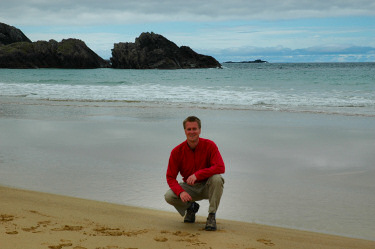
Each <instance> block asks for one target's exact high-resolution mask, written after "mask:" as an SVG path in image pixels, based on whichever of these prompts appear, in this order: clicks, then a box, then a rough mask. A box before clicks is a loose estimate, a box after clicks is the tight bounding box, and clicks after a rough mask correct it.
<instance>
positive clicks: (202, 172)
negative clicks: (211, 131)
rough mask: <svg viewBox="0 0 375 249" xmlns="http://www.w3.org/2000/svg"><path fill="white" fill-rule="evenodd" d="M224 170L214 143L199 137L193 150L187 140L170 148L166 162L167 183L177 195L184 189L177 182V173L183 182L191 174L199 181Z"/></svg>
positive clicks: (221, 159)
mask: <svg viewBox="0 0 375 249" xmlns="http://www.w3.org/2000/svg"><path fill="white" fill-rule="evenodd" d="M224 172H225V165H224V161H223V158H222V157H221V155H220V152H219V149H218V148H217V146H216V144H215V143H214V142H213V141H211V140H208V139H204V138H199V143H198V145H197V147H196V148H195V150H194V151H193V150H192V149H190V147H189V145H188V143H187V141H184V142H183V143H181V144H179V145H177V146H176V147H175V148H174V149H173V150H172V152H171V155H170V157H169V163H168V170H167V183H168V185H169V187H170V188H171V189H172V190H173V192H174V193H175V194H176V195H177V196H179V195H180V193H181V192H183V191H184V189H183V188H182V187H181V186H180V184H178V182H177V179H176V178H177V175H178V173H180V174H181V176H182V177H183V181H184V182H186V179H187V178H188V177H189V176H191V175H192V174H195V176H196V177H197V182H200V181H204V180H206V179H208V178H209V177H211V176H213V175H215V174H223V173H224Z"/></svg>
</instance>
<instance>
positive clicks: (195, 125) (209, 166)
mask: <svg viewBox="0 0 375 249" xmlns="http://www.w3.org/2000/svg"><path fill="white" fill-rule="evenodd" d="M183 126H184V130H185V135H186V141H184V142H183V143H181V144H179V145H178V146H176V147H175V148H174V149H173V150H172V152H171V155H170V158H169V163H168V169H167V183H168V185H169V187H170V189H169V190H168V191H167V193H166V194H165V200H166V201H167V202H168V203H169V204H171V205H173V206H174V207H175V208H176V209H177V211H178V212H179V213H180V214H181V216H185V218H184V222H188V223H194V222H195V214H196V213H197V212H198V209H199V204H198V203H196V201H199V200H203V199H208V200H209V210H208V212H209V215H208V218H207V222H206V227H205V230H207V231H215V230H216V229H217V228H216V217H215V216H216V211H217V208H218V206H219V203H220V199H221V195H222V193H223V189H224V179H223V178H222V177H221V175H220V174H223V173H224V172H225V165H224V162H223V159H222V157H221V155H220V152H219V149H218V148H217V146H216V144H215V143H214V142H212V141H211V140H208V139H204V138H200V137H199V136H200V134H201V121H200V120H199V118H197V117H195V116H190V117H187V118H186V119H185V120H184V122H183ZM178 173H180V174H181V176H182V177H183V182H181V183H178V182H177V179H176V178H177V175H178Z"/></svg>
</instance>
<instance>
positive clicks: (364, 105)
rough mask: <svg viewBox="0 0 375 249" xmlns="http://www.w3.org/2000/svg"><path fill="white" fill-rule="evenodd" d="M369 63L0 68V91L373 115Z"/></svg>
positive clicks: (373, 70)
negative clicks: (131, 67) (161, 68)
mask: <svg viewBox="0 0 375 249" xmlns="http://www.w3.org/2000/svg"><path fill="white" fill-rule="evenodd" d="M374 82H375V63H298V64H294V63H260V64H258V63H249V64H245V63H244V64H242V63H224V64H223V68H222V69H191V70H115V69H95V70H69V69H25V70H20V69H17V70H14V69H1V70H0V96H15V97H19V98H27V99H40V100H50V101H56V100H60V101H87V102H90V101H96V102H133V103H139V105H160V106H164V105H167V106H171V105H172V106H187V107H190V106H194V107H198V108H210V109H245V110H272V111H285V112H312V113H327V114H342V115H363V116H374V115H375V83H374Z"/></svg>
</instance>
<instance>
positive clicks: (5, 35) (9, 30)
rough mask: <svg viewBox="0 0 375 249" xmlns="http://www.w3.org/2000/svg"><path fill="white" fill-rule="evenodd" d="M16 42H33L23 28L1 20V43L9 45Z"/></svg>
mask: <svg viewBox="0 0 375 249" xmlns="http://www.w3.org/2000/svg"><path fill="white" fill-rule="evenodd" d="M14 42H31V41H30V39H29V38H27V37H26V35H25V34H24V33H22V31H21V30H19V29H17V28H15V27H12V26H9V25H8V24H5V23H1V22H0V44H2V45H8V44H11V43H14Z"/></svg>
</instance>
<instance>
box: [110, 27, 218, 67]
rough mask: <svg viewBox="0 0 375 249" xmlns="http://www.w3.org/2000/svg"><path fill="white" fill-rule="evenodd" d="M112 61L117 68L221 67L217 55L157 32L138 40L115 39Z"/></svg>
mask: <svg viewBox="0 0 375 249" xmlns="http://www.w3.org/2000/svg"><path fill="white" fill-rule="evenodd" d="M111 63H112V67H113V68H123V69H185V68H217V67H221V65H220V63H219V62H218V61H217V60H215V59H214V58H213V57H211V56H206V55H201V54H198V53H196V52H194V51H193V50H192V49H191V48H189V47H186V46H182V47H178V46H177V45H176V44H175V43H173V42H171V41H169V40H168V39H166V38H165V37H163V36H161V35H158V34H154V33H142V34H141V35H140V36H139V37H138V38H136V39H135V42H134V43H128V42H127V43H115V44H114V48H113V49H112V57H111Z"/></svg>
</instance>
